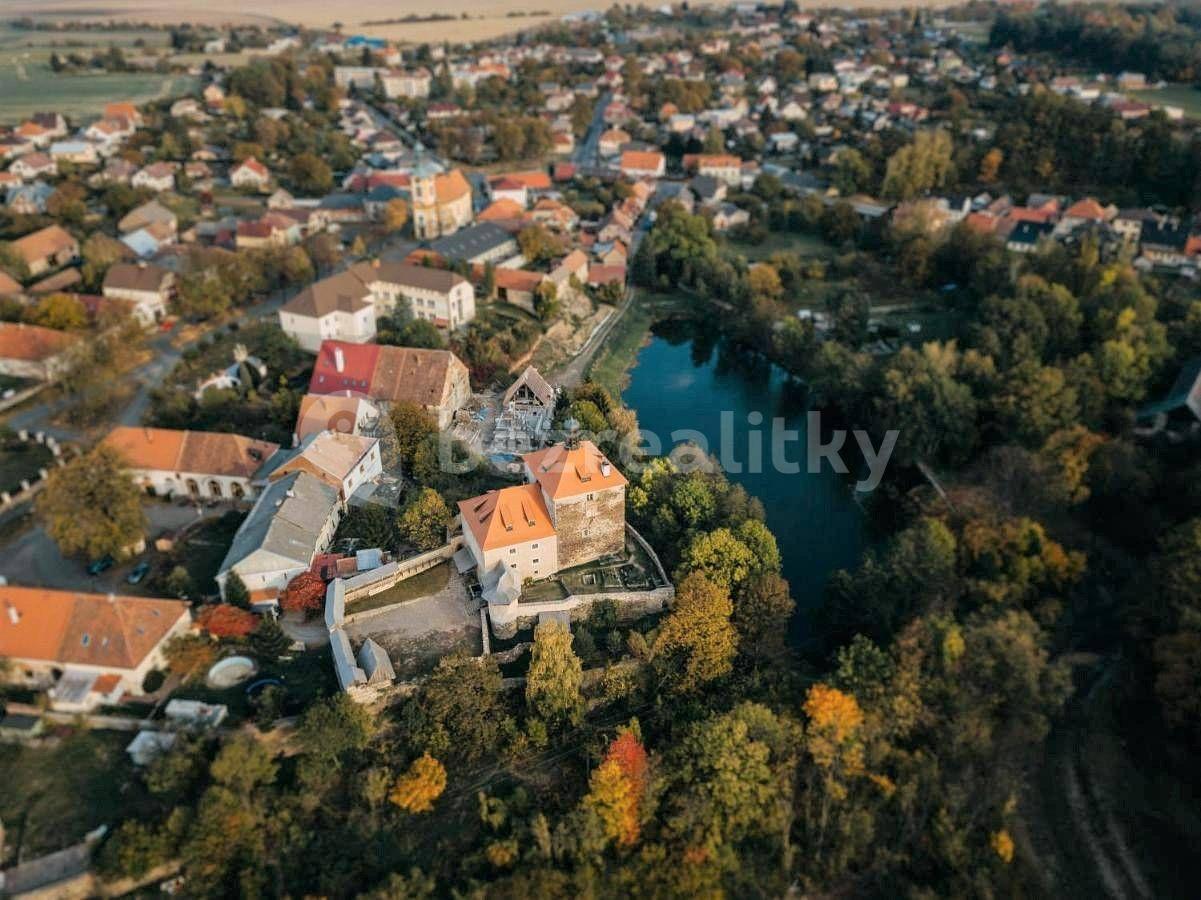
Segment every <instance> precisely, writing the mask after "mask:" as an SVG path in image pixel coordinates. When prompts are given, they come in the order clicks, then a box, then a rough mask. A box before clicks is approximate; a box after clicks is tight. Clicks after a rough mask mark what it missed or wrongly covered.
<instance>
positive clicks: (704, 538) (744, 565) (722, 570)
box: [680, 528, 779, 592]
mask: <svg viewBox="0 0 1201 900" xmlns="http://www.w3.org/2000/svg"><path fill="white" fill-rule="evenodd" d="M769 536H770V535H769ZM775 564H776V566H777V567H778V566H779V552H778V551H777V553H776V557H775ZM758 568H759V560H757V559H756V558H755V554H754V553H753V552H752V551H751V548H750V547H748V546H747V545H746V544H744V543H743V542H742V541H741V540H739V539H738V538H737V537H735V535H734V532H732V531H730V529H728V528H717V529H715V530H713V531H706V532H701V533H700V534H697V535H696V536H695V537H694V538H693V539H692V540H691V541H690V542H689V543H688V545H687V546H686V547H685V548H684V552H683V554H682V555H681V560H680V569H681V571H682V572H684V573H688V572H699V573H701V574H703V575H704V576H705V577H706V578H707V579H708V580H709V581H711V582H712V583H713V584H716V585H718V586H719V587H721V588H723V589H724V590H726V591H727V592H728V591H730V590H731V589H733V588H736V587H738V586H739V585H741V584H742V583H743V582H744V581H746V579H747V578H748V577H750V575H751V573H752V572H754V571H757V570H758Z"/></svg>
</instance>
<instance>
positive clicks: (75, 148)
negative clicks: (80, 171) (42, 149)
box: [49, 141, 100, 166]
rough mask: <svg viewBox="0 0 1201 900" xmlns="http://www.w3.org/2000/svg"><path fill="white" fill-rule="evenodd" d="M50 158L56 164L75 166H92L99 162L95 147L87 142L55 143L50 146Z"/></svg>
mask: <svg viewBox="0 0 1201 900" xmlns="http://www.w3.org/2000/svg"><path fill="white" fill-rule="evenodd" d="M49 153H50V158H51V159H53V160H54V162H55V165H57V164H58V163H63V162H65V163H71V164H72V165H76V166H94V165H95V164H96V163H98V162H99V161H100V154H99V153H97V152H96V145H95V144H90V143H88V142H87V141H55V142H54V143H53V144H51V145H50V150H49Z"/></svg>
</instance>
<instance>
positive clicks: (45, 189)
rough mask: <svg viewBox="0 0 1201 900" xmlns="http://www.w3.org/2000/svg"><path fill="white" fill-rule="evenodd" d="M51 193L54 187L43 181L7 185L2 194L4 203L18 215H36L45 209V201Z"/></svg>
mask: <svg viewBox="0 0 1201 900" xmlns="http://www.w3.org/2000/svg"><path fill="white" fill-rule="evenodd" d="M53 193H54V188H53V187H52V186H51V185H48V184H46V182H44V181H34V182H31V183H29V184H14V185H9V187H8V190H6V191H5V194H4V203H5V205H6V206H7V207H8V208H9V210H10V211H11V212H14V213H16V214H18V215H22V216H33V215H38V214H39V213H44V212H45V211H46V202H47V201H48V200H49V199H50V197H51V195H52V194H53Z"/></svg>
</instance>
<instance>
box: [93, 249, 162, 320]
mask: <svg viewBox="0 0 1201 900" xmlns="http://www.w3.org/2000/svg"><path fill="white" fill-rule="evenodd" d="M174 286H175V273H174V272H172V271H171V270H169V269H164V268H163V267H162V266H156V265H152V264H150V263H144V262H140V263H114V264H113V265H112V266H110V267H109V270H108V272H106V273H105V275H104V286H103V289H102V291H103V293H104V296H105V297H108V298H110V299H114V300H126V301H128V302H129V303H130V304H132V310H131V311H132V313H133V316H134V318H135V319H137V320H138V321H139V322H141V323H142V324H143V325H146V326H149V325H153V324H154V323H155V322H158V321H161V320H162V319H164V318H165V317H166V315H167V300H168V299H169V298H170V296H171V291H172V289H173V288H174Z"/></svg>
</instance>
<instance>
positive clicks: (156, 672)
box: [142, 669, 167, 694]
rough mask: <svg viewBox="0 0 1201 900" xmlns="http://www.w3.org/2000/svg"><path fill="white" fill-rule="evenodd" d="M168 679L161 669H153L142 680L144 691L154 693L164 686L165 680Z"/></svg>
mask: <svg viewBox="0 0 1201 900" xmlns="http://www.w3.org/2000/svg"><path fill="white" fill-rule="evenodd" d="M166 680H167V676H166V674H164V673H163V671H162V670H161V669H151V670H150V671H149V672H147V673H146V677H145V679H143V680H142V693H143V694H153V693H154V692H155V691H157V690H158V689H159V688H161V687H162V686H163V682H164V681H166Z"/></svg>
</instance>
